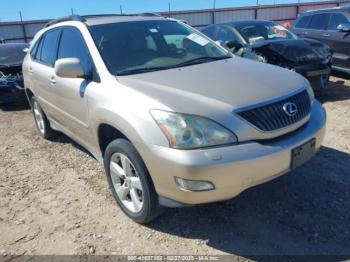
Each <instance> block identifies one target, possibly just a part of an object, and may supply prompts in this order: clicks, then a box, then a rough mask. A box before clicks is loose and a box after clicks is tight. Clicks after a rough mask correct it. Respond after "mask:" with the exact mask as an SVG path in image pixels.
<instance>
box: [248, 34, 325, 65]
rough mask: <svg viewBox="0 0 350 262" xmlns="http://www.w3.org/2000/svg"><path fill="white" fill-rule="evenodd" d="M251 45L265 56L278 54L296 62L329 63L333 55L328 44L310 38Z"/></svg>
mask: <svg viewBox="0 0 350 262" xmlns="http://www.w3.org/2000/svg"><path fill="white" fill-rule="evenodd" d="M250 47H251V48H252V49H254V50H257V51H258V52H261V53H263V54H264V55H265V56H269V55H272V56H273V55H276V54H277V55H279V56H281V57H283V58H284V59H286V60H288V61H290V62H293V63H295V64H308V63H310V62H326V63H328V62H329V59H331V57H332V51H331V49H330V48H329V47H328V46H327V45H325V44H322V43H321V42H319V41H315V40H309V39H286V40H271V41H263V42H258V43H254V44H252V45H250Z"/></svg>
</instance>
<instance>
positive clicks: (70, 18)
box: [45, 13, 163, 27]
mask: <svg viewBox="0 0 350 262" xmlns="http://www.w3.org/2000/svg"><path fill="white" fill-rule="evenodd" d="M108 16H149V17H152V16H154V17H163V16H162V15H160V14H156V13H141V14H96V15H82V16H80V15H70V16H64V17H60V18H57V19H54V20H51V21H50V22H48V23H47V24H46V25H45V27H49V26H52V25H54V24H58V23H61V22H66V21H79V22H85V21H86V19H87V18H98V17H108Z"/></svg>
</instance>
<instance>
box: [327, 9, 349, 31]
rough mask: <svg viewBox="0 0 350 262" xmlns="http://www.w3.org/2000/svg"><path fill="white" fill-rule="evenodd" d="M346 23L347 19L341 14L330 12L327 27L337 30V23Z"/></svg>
mask: <svg viewBox="0 0 350 262" xmlns="http://www.w3.org/2000/svg"><path fill="white" fill-rule="evenodd" d="M347 23H349V21H348V19H347V18H346V17H345V16H344V15H343V14H339V13H337V14H332V16H331V20H330V22H329V26H328V29H329V30H337V28H338V26H339V25H341V24H347Z"/></svg>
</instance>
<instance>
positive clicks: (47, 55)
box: [40, 29, 61, 67]
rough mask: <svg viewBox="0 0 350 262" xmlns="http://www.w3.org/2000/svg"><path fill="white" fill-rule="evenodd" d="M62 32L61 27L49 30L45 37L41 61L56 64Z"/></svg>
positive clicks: (51, 64) (50, 64) (49, 64)
mask: <svg viewBox="0 0 350 262" xmlns="http://www.w3.org/2000/svg"><path fill="white" fill-rule="evenodd" d="M60 32H61V30H60V29H55V30H52V31H49V32H47V33H46V34H45V38H44V39H43V45H42V50H41V56H40V61H41V62H43V63H44V64H46V65H48V66H52V67H53V65H54V64H55V61H56V56H57V44H58V38H59V36H60Z"/></svg>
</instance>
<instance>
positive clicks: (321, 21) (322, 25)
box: [308, 14, 330, 30]
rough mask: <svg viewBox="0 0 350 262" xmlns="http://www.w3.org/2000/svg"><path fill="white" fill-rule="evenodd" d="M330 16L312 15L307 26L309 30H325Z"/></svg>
mask: <svg viewBox="0 0 350 262" xmlns="http://www.w3.org/2000/svg"><path fill="white" fill-rule="evenodd" d="M329 17H330V14H316V15H313V16H312V18H311V21H310V24H309V26H308V28H309V29H315V30H325V29H327V26H328V22H329Z"/></svg>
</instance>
